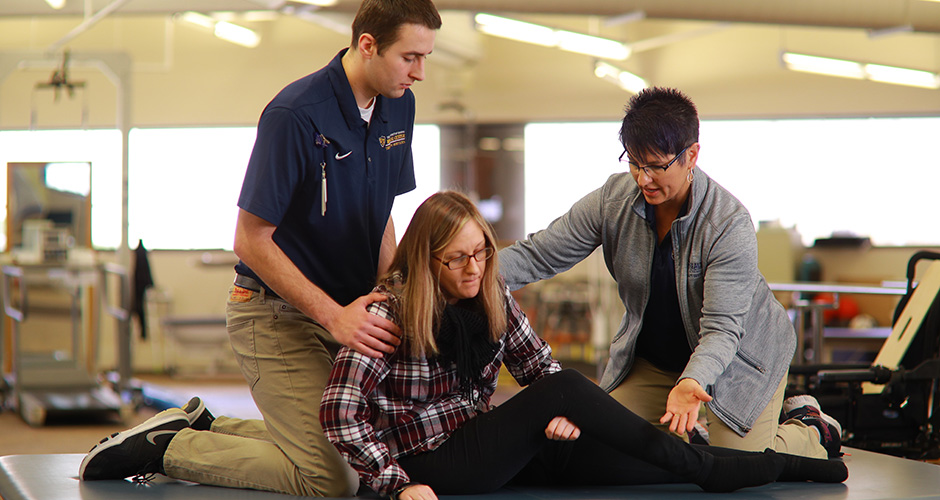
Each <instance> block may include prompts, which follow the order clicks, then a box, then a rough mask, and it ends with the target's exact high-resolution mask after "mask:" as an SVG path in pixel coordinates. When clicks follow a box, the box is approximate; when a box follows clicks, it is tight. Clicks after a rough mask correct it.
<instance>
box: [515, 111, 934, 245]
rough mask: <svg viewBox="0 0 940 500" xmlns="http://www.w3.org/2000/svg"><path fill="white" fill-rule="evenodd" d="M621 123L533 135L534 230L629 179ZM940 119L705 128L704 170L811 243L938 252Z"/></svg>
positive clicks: (566, 126) (557, 126) (529, 216)
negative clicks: (613, 178) (936, 148)
mask: <svg viewBox="0 0 940 500" xmlns="http://www.w3.org/2000/svg"><path fill="white" fill-rule="evenodd" d="M619 129H620V123H619V122H609V123H545V124H533V125H529V126H527V127H526V136H525V141H526V145H525V150H526V159H525V161H526V189H525V196H526V205H525V206H526V219H525V221H526V222H525V226H526V232H532V231H537V230H539V229H542V228H544V227H545V226H547V225H548V223H549V222H551V221H552V220H553V219H554V218H556V217H558V216H560V215H562V214H563V213H565V212H566V211H567V209H568V208H569V207H570V206H571V204H572V203H574V202H575V201H576V200H578V199H580V198H581V197H583V196H584V195H586V194H587V193H589V192H590V191H592V190H593V189H596V188H598V187H600V186H601V184H603V182H604V181H605V180H606V178H607V176H608V175H610V174H611V173H614V172H619V171H622V167H621V166H620V165H619V164H618V162H617V157H618V155H619V154H620V153H621V151H622V150H623V147H622V146H621V145H620V142H619V137H618V133H619ZM937 136H940V118H936V117H931V118H860V119H800V120H796V119H793V120H741V121H739V120H721V121H703V122H702V124H701V131H700V137H699V139H700V142H701V144H702V148H701V153H700V156H699V161H698V165H699V167H701V169H702V170H703V171H705V172H706V173H707V174H708V175H709V176H711V177H712V178H713V179H715V180H716V181H717V182H718V183H720V184H721V185H722V186H724V187H725V188H727V189H728V190H729V191H730V192H731V193H732V194H734V195H735V196H736V197H738V199H739V200H741V202H742V203H743V204H744V205H745V206H746V207H747V209H748V210H749V211H750V213H751V217H752V219H753V220H754V223H755V224H757V223H758V222H759V221H762V220H779V221H780V222H781V224H783V225H784V226H786V227H791V226H796V229H797V231H798V232H799V233H800V234H801V236H802V238H803V243H804V244H806V245H812V244H813V241H814V240H815V239H817V238H825V237H829V236H831V235H832V234H833V233H834V232H839V233H851V234H856V235H859V236H868V237H870V238H871V239H872V242H873V243H875V244H877V245H937V244H940V224H935V223H933V222H932V217H931V214H934V213H936V210H937V209H936V206H937V203H936V200H935V199H936V194H935V192H936V186H938V185H940V160H938V159H937V158H936V157H934V156H933V155H931V154H930V151H929V146H930V144H932V143H933V142H934V139H935V138H936V137H937Z"/></svg>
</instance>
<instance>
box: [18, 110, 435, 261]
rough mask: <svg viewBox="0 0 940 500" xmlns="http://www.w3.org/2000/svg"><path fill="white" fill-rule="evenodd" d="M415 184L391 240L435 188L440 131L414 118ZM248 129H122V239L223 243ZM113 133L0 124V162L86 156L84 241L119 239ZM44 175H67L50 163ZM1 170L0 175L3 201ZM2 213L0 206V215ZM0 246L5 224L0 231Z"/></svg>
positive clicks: (231, 228)
mask: <svg viewBox="0 0 940 500" xmlns="http://www.w3.org/2000/svg"><path fill="white" fill-rule="evenodd" d="M414 136H415V137H414V143H413V152H414V158H415V178H416V181H417V189H415V190H414V191H412V192H410V193H407V194H405V195H402V196H400V197H398V198H397V199H396V201H395V206H394V208H393V211H392V214H393V217H394V219H395V223H396V232H397V235H398V237H399V238H401V235H402V233H404V230H405V228H406V227H407V226H408V222H409V221H410V220H411V216H412V214H413V213H414V211H415V209H416V208H417V207H418V205H419V204H420V203H421V202H422V201H424V199H425V198H427V197H428V196H430V195H431V194H432V193H434V192H436V191H437V190H438V189H440V131H439V129H438V127H437V126H434V125H417V126H415V132H414ZM254 141H255V128H254V127H211V128H160V129H157V128H154V129H132V130H131V132H130V137H129V139H128V143H129V144H128V169H129V174H128V240H129V244H130V246H131V247H135V246H137V242H138V240H142V241H143V242H144V246H145V247H147V248H149V249H225V250H231V249H232V245H233V243H234V239H235V218H236V216H237V213H238V207H237V206H236V203H237V200H238V194H239V192H240V190H241V184H242V180H243V178H244V176H245V168H246V167H247V165H248V158H249V156H250V155H251V148H252V147H253V146H254ZM121 148H122V146H121V133H120V131H118V130H44V131H5V132H0V165H2V166H3V167H4V168H5V167H6V164H7V163H10V162H90V163H91V165H92V186H91V193H92V244H93V246H94V247H96V248H117V247H118V245H120V242H121V161H122V160H121ZM52 173H53V174H54V178H53V179H51V181H52V182H64V183H68V182H70V181H69V178H68V177H66V176H67V175H68V172H60V171H53V172H52ZM6 182H7V176H6V175H3V176H0V203H2V206H5V205H6V192H7V190H6ZM5 217H6V211H5V210H0V218H5ZM0 224H5V220H4V221H2V222H0ZM0 244H2V247H3V248H6V231H5V230H2V231H0Z"/></svg>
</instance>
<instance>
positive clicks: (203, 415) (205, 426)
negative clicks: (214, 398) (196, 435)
mask: <svg viewBox="0 0 940 500" xmlns="http://www.w3.org/2000/svg"><path fill="white" fill-rule="evenodd" d="M183 411H185V412H186V418H187V419H189V426H190V427H192V428H193V429H195V430H197V431H207V430H209V428H210V427H212V421H213V420H215V417H213V416H212V414H211V413H209V409H208V408H206V405H205V404H204V403H203V402H202V400H201V399H199V396H194V397H193V398H192V399H190V400H189V402H188V403H186V404H185V405H183Z"/></svg>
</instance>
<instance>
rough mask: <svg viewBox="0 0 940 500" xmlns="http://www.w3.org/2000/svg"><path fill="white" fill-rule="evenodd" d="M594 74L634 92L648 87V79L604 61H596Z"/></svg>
mask: <svg viewBox="0 0 940 500" xmlns="http://www.w3.org/2000/svg"><path fill="white" fill-rule="evenodd" d="M594 76H596V77H598V78H600V79H602V80H607V81H608V82H610V83H613V84H614V85H616V86H618V87H620V88H622V89H624V90H626V91H627V92H632V93H634V94H636V93H638V92H639V91H641V90H643V89H645V88H646V87H648V85H647V83H646V80H644V79H642V78H640V77H639V76H636V75H634V74H633V73H630V72H629V71H625V70H622V69H620V68H618V67H616V66H614V65H612V64H608V63H605V62H604V61H597V62H596V63H594Z"/></svg>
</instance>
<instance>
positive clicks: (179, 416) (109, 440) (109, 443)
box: [78, 410, 189, 481]
mask: <svg viewBox="0 0 940 500" xmlns="http://www.w3.org/2000/svg"><path fill="white" fill-rule="evenodd" d="M176 420H181V421H185V422H186V423H187V425H188V424H189V419H188V418H187V417H186V413H185V412H183V410H180V411H179V412H171V413H167V414H166V415H162V416H161V415H155V416H154V417H152V418H150V419H149V420H146V421H144V422H143V423H141V424H140V425H137V426H136V427H133V428H131V429H128V430H125V431H121V432H118V433H116V434H112V435H110V436H108V437H106V438H104V439H103V440H101V442H99V443H98V444H96V445H94V446H93V447H92V448H91V450H89V451H88V454H87V455H85V458H84V459H82V465H81V468H79V471H78V477H79V478H81V480H82V481H89V479H86V478H85V469H86V467H88V464H89V463H91V461H92V460H94V458H95V457H96V456H98V454H99V453H101V452H102V451H105V450H108V449H111V448H113V447H115V446H118V445H120V444H123V443H124V441H127V439H128V438H130V437H134V436H137V435H139V434H141V433H143V432H145V431H147V430H148V429H152V428H154V427H158V426H161V425H163V424H168V423H171V422H173V421H176ZM184 428H185V427H184ZM177 432H179V431H177ZM151 442H152V441H151Z"/></svg>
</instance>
